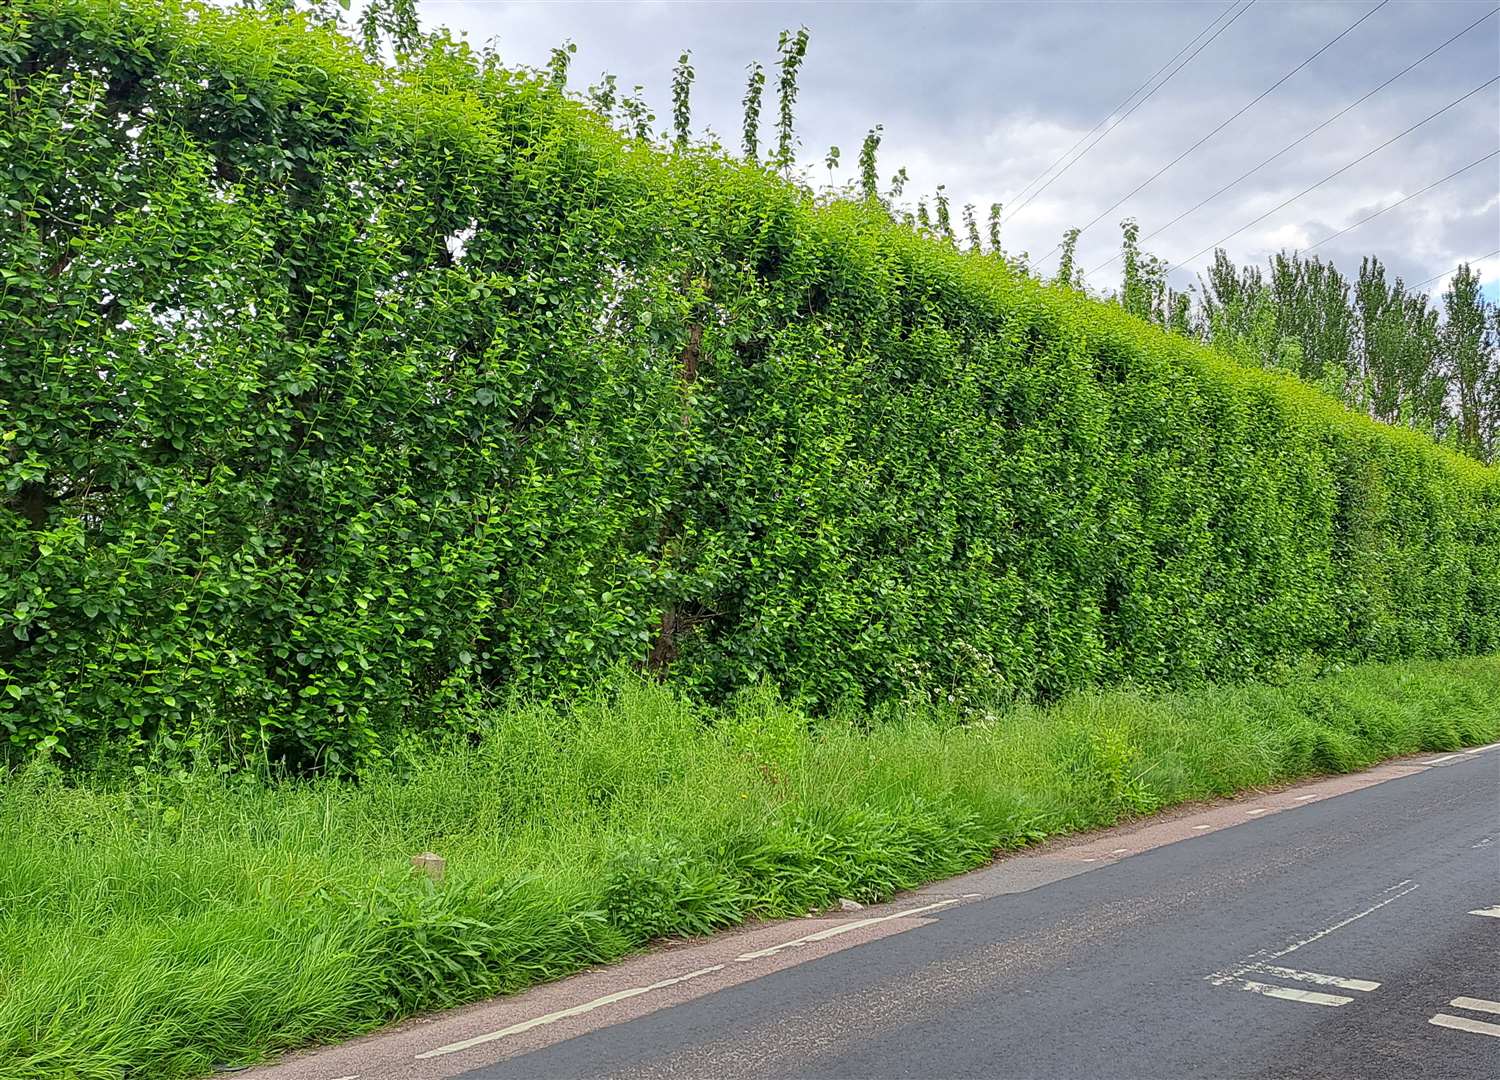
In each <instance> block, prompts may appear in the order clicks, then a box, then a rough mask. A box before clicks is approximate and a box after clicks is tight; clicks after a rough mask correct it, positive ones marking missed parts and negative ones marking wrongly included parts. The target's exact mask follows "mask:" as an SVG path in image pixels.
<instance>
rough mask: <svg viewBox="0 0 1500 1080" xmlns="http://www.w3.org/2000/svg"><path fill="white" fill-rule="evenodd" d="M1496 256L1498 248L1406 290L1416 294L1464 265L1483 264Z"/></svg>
mask: <svg viewBox="0 0 1500 1080" xmlns="http://www.w3.org/2000/svg"><path fill="white" fill-rule="evenodd" d="M1496 255H1500V248H1496V249H1495V250H1494V251H1492V252H1490V253H1489V254H1488V255H1481V256H1479V258H1477V259H1469V260H1468V262H1467V264H1466V263H1459V264H1458V266H1455V267H1454V268H1453V269H1452V270H1444V271H1443V272H1442V273H1441V274H1433V275H1432V276H1431V277H1430V278H1428V279H1427V280H1426V281H1419V282H1417V283H1416V284H1415V285H1408V286H1407V289H1408V290H1410V291H1411V292H1416V291H1417V290H1418V289H1420V288H1423V287H1424V286H1427V285H1431V284H1432V283H1433V282H1434V281H1437V280H1438V279H1439V278H1445V277H1447V276H1448V275H1449V274H1455V273H1457V272H1458V269H1459V267H1460V266H1464V265H1469V266H1472V265H1473V264H1474V263H1477V262H1484V260H1486V259H1493V258H1494V257H1495V256H1496Z"/></svg>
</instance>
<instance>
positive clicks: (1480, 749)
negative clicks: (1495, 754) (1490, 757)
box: [1464, 742, 1500, 754]
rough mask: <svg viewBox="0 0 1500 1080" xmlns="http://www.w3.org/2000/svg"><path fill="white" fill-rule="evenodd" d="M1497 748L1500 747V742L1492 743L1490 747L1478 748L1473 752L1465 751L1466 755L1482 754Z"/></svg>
mask: <svg viewBox="0 0 1500 1080" xmlns="http://www.w3.org/2000/svg"><path fill="white" fill-rule="evenodd" d="M1497 746H1500V742H1492V743H1490V744H1489V745H1488V746H1476V747H1474V749H1472V750H1465V751H1464V753H1466V754H1482V753H1484V752H1485V751H1486V750H1493V749H1495V747H1497Z"/></svg>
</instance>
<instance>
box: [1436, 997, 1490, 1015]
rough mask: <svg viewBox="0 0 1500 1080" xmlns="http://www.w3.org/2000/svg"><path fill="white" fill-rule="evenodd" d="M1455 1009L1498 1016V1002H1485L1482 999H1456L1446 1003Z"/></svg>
mask: <svg viewBox="0 0 1500 1080" xmlns="http://www.w3.org/2000/svg"><path fill="white" fill-rule="evenodd" d="M1448 1004H1449V1005H1452V1006H1453V1007H1454V1008H1455V1009H1468V1010H1469V1011H1470V1012H1487V1013H1496V1014H1500V1001H1486V1000H1484V998H1471V997H1456V998H1454V999H1453V1000H1452V1001H1450V1002H1448Z"/></svg>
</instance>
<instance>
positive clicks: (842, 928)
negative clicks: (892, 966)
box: [734, 893, 979, 964]
mask: <svg viewBox="0 0 1500 1080" xmlns="http://www.w3.org/2000/svg"><path fill="white" fill-rule="evenodd" d="M977 899H979V894H978V893H965V894H964V895H963V896H960V897H956V898H955V899H952V900H939V901H938V902H937V903H935V904H926V905H924V906H922V907H917V908H909V909H907V910H906V911H898V912H896V913H895V914H893V915H881V916H878V917H877V918H873V919H855V920H854V921H853V922H846V923H839V924H838V925H837V926H831V927H829V928H828V929H827V930H819V931H818V932H817V933H816V934H808V935H806V936H805V937H799V938H793V939H792V940H791V941H783V942H782V943H781V944H780V945H772V946H771V947H770V948H766V949H756V950H755V951H754V952H747V953H745V954H744V955H742V956H736V957H735V958H734V960H735V963H737V964H743V963H745V962H746V961H747V960H759V959H760V958H761V957H763V956H771V955H773V954H775V953H779V952H780V951H781V950H782V949H795V948H798V947H800V946H802V945H807V944H809V943H811V942H814V941H827V940H828V939H829V938H831V937H838V936H839V935H840V934H847V933H848V932H849V931H850V930H858V929H859V928H860V927H862V926H874V925H875V924H876V923H883V922H890V921H891V920H892V919H904V918H906V917H907V916H908V915H920V914H922V912H924V911H935V910H937V909H938V908H941V907H947V906H948V905H949V904H959V903H962V902H963V901H965V900H977Z"/></svg>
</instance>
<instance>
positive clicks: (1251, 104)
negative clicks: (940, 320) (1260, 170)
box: [1043, 0, 1391, 258]
mask: <svg viewBox="0 0 1500 1080" xmlns="http://www.w3.org/2000/svg"><path fill="white" fill-rule="evenodd" d="M1390 2H1391V0H1380V3H1378V4H1376V5H1375V6H1374V7H1372V8H1371V9H1370V10H1369V11H1367V12H1365V13H1364V14H1363V15H1361V16H1360V17H1359V18H1357V19H1355V20H1354V21H1353V22H1352V23H1350V24H1349V25H1348V26H1346V27H1344V29H1343V30H1341V31H1339V33H1338V34H1336V35H1334V37H1333V38H1331V39H1330V40H1329V41H1327V42H1326V43H1325V44H1324V45H1323V47H1322V48H1320V49H1319V50H1318V51H1317V52H1315V53H1313V54H1312V55H1311V56H1309V57H1308V58H1307V59H1306V60H1304V61H1302V63H1300V64H1298V65H1297V66H1296V67H1294V68H1292V70H1291V71H1288V72H1287V73H1286V74H1285V75H1283V76H1282V77H1281V78H1279V79H1277V80H1276V81H1275V82H1273V83H1272V84H1271V85H1270V86H1268V87H1266V88H1265V89H1264V90H1262V91H1261V92H1260V93H1259V94H1257V95H1256V96H1255V97H1254V98H1252V99H1251V100H1250V101H1247V102H1246V103H1245V104H1244V105H1242V106H1240V108H1239V109H1238V110H1237V111H1236V112H1235V113H1234V114H1233V115H1231V116H1228V117H1226V118H1225V119H1224V120H1222V121H1221V122H1220V123H1219V125H1218V127H1216V128H1214V129H1213V130H1212V131H1210V132H1209V133H1208V134H1206V135H1204V136H1203V137H1202V138H1200V139H1199V140H1198V141H1197V142H1195V143H1193V145H1192V146H1189V147H1188V148H1187V149H1186V150H1184V151H1183V152H1182V153H1180V154H1178V155H1177V156H1176V157H1174V158H1173V159H1172V160H1171V161H1169V162H1167V163H1166V164H1165V165H1163V166H1162V167H1161V168H1159V169H1157V170H1156V171H1155V172H1154V173H1152V174H1151V175H1150V176H1148V177H1146V179H1144V180H1142V181H1141V182H1140V183H1139V184H1137V185H1136V186H1135V187H1133V188H1131V189H1130V191H1128V192H1126V193H1125V194H1124V195H1122V196H1120V197H1119V198H1118V199H1116V200H1115V201H1114V202H1113V203H1111V204H1110V205H1109V207H1108V208H1107V209H1104V210H1101V211H1100V212H1099V214H1098V215H1097V216H1096V217H1095V218H1094V220H1093V221H1090V222H1089V223H1088V224H1087V225H1085V226H1084V227H1083V228H1081V229H1079V230H1078V232H1079V234H1080V235H1082V234H1083V233H1086V232H1088V231H1089V230H1090V229H1092V228H1093V227H1094V226H1095V225H1097V224H1099V222H1101V221H1103V220H1104V219H1105V218H1106V217H1108V216H1109V215H1110V214H1112V213H1114V212H1115V211H1116V210H1118V209H1119V208H1120V206H1121V205H1123V204H1124V203H1125V202H1127V201H1129V200H1130V199H1132V198H1134V197H1135V196H1136V195H1138V194H1140V193H1141V191H1143V190H1144V189H1145V188H1146V187H1147V186H1148V185H1149V184H1151V183H1153V182H1154V181H1155V180H1157V179H1158V178H1160V177H1161V176H1162V175H1163V174H1165V173H1166V172H1167V171H1168V170H1169V169H1171V168H1172V167H1173V166H1175V165H1177V164H1178V163H1179V162H1181V161H1182V160H1183V159H1184V158H1186V157H1187V156H1188V155H1190V154H1192V153H1193V151H1195V150H1197V149H1198V148H1199V147H1200V146H1202V145H1203V144H1204V143H1206V142H1208V140H1210V139H1212V138H1213V137H1214V136H1215V135H1217V134H1218V133H1219V132H1221V131H1223V130H1224V129H1225V128H1226V127H1228V126H1229V125H1230V124H1232V123H1234V122H1235V121H1236V120H1238V119H1239V118H1240V117H1242V116H1244V115H1245V114H1246V113H1247V112H1249V111H1250V110H1251V109H1253V108H1255V106H1257V105H1259V104H1260V103H1261V102H1262V101H1264V100H1265V99H1266V98H1267V97H1269V96H1270V95H1271V93H1272V92H1273V91H1275V90H1276V88H1277V87H1279V86H1281V85H1282V84H1283V83H1284V82H1286V81H1287V80H1288V79H1290V78H1291V77H1292V76H1293V75H1295V74H1297V72H1299V71H1301V70H1302V69H1303V68H1305V67H1307V65H1308V64H1311V63H1312V62H1313V61H1314V60H1316V59H1317V58H1318V57H1320V56H1322V55H1323V54H1324V53H1326V52H1327V51H1328V50H1329V49H1331V48H1333V47H1334V46H1335V45H1337V44H1338V43H1339V42H1340V41H1342V40H1343V39H1344V38H1346V37H1348V36H1349V34H1350V33H1352V32H1353V31H1354V29H1355V28H1356V27H1358V26H1359V25H1360V24H1361V23H1363V22H1364V21H1365V20H1366V19H1368V18H1370V16H1372V15H1374V14H1375V13H1376V12H1377V11H1379V10H1380V9H1381V8H1383V7H1385V6H1386V5H1387V4H1389V3H1390ZM1058 246H1059V247H1061V245H1058ZM1054 250H1056V249H1054ZM1051 254H1052V252H1050V251H1049V252H1048V253H1047V255H1051ZM1043 258H1046V256H1045V255H1044V256H1043Z"/></svg>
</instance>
